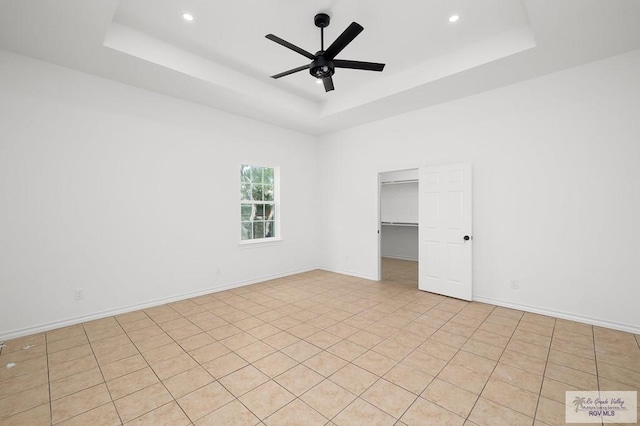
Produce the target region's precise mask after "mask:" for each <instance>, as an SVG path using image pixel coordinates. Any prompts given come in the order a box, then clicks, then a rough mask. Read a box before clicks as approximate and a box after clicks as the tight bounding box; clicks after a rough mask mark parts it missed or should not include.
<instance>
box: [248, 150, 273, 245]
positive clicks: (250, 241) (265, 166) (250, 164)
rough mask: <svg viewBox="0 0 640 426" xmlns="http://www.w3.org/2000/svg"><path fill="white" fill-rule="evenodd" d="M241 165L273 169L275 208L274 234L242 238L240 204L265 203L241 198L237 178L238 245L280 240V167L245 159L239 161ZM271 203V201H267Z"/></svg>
mask: <svg viewBox="0 0 640 426" xmlns="http://www.w3.org/2000/svg"><path fill="white" fill-rule="evenodd" d="M242 166H253V167H263V168H270V169H273V202H272V204H273V206H274V209H275V212H276V214H275V216H276V217H275V219H274V226H275V228H276V229H275V235H274V236H273V237H265V238H253V239H249V240H243V239H242V222H243V221H242V205H243V204H244V205H246V204H265V202H264V201H253V202H247V201H246V200H242V179H238V194H240V206H239V207H240V208H239V211H238V213H239V219H240V220H239V221H238V224H239V227H238V235H239V237H240V245H241V246H255V245H261V244H262V245H264V244H269V243H274V242H279V241H282V231H281V229H280V217H281V216H282V212H281V211H280V167H278V166H272V165H264V164H260V163H256V162H252V161H246V162H242V163H240V167H242ZM269 203H271V202H269Z"/></svg>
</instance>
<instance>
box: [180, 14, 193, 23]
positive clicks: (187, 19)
mask: <svg viewBox="0 0 640 426" xmlns="http://www.w3.org/2000/svg"><path fill="white" fill-rule="evenodd" d="M182 18H183V19H184V20H185V21H189V22H191V21H193V15H192V14H190V13H183V14H182Z"/></svg>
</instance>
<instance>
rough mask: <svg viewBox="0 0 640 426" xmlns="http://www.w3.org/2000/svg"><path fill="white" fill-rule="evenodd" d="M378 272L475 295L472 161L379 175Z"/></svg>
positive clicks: (420, 285)
mask: <svg viewBox="0 0 640 426" xmlns="http://www.w3.org/2000/svg"><path fill="white" fill-rule="evenodd" d="M378 184H379V186H378V188H379V198H378V199H379V219H380V220H379V227H378V233H379V238H378V253H379V259H378V260H379V271H378V277H379V279H380V280H382V281H384V282H390V283H399V282H402V283H404V284H405V285H411V286H413V287H417V288H418V289H420V290H423V291H428V292H431V293H437V294H442V295H444V296H450V297H455V298H457V299H463V300H472V294H473V291H472V266H473V263H472V240H473V236H472V233H471V228H472V217H471V209H472V175H471V164H470V163H459V164H449V165H442V166H429V167H421V168H419V169H408V170H396V171H390V172H383V173H379V174H378Z"/></svg>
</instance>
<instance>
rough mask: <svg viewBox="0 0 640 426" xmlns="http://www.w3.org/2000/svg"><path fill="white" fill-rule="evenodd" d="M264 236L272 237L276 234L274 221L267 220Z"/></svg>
mask: <svg viewBox="0 0 640 426" xmlns="http://www.w3.org/2000/svg"><path fill="white" fill-rule="evenodd" d="M264 236H265V237H266V238H271V237H275V236H276V224H275V222H273V221H270V222H265V230H264Z"/></svg>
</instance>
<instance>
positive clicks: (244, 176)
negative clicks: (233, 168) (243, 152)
mask: <svg viewBox="0 0 640 426" xmlns="http://www.w3.org/2000/svg"><path fill="white" fill-rule="evenodd" d="M240 182H242V183H245V182H246V183H249V182H251V166H247V165H246V164H243V165H241V166H240Z"/></svg>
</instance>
